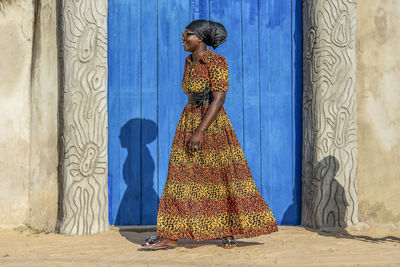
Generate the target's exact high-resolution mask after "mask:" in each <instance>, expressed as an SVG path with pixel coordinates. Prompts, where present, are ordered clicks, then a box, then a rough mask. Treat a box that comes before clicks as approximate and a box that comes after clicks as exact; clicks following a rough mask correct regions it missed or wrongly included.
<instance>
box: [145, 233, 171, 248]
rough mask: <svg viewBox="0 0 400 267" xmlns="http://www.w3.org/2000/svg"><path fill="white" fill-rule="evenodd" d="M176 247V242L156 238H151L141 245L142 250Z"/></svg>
mask: <svg viewBox="0 0 400 267" xmlns="http://www.w3.org/2000/svg"><path fill="white" fill-rule="evenodd" d="M177 245H178V240H172V239H166V238H159V237H158V236H151V237H149V238H147V239H146V240H145V242H144V243H143V244H142V247H143V248H144V249H153V250H156V249H173V248H175V247H176V246H177Z"/></svg>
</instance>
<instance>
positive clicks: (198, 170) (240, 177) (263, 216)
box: [157, 49, 278, 241]
mask: <svg viewBox="0 0 400 267" xmlns="http://www.w3.org/2000/svg"><path fill="white" fill-rule="evenodd" d="M207 85H208V86H210V88H211V91H227V90H228V87H229V75H228V65H227V62H226V60H225V58H224V57H223V56H221V55H218V54H216V53H214V52H213V51H212V50H210V49H207V50H206V52H204V54H203V56H202V58H201V60H200V61H199V62H198V63H196V64H195V65H194V67H191V55H189V56H188V57H187V58H186V61H185V71H184V75H183V81H182V88H183V91H184V92H185V93H186V94H188V93H200V92H202V91H203V90H204V89H205V87H206V86H207ZM207 109H208V105H205V106H204V111H203V114H205V112H206V111H207ZM203 114H202V113H201V106H200V107H198V106H195V105H190V104H186V106H185V107H184V109H183V112H182V114H181V117H180V119H179V122H178V125H177V128H176V132H175V136H174V139H173V142H172V148H171V153H170V159H169V165H168V175H167V181H166V184H165V187H164V191H163V194H162V197H161V200H160V205H159V209H158V216H157V235H158V236H160V237H163V238H168V239H193V240H196V241H202V240H210V239H217V238H222V237H224V236H234V237H236V238H240V237H254V236H258V235H261V234H267V233H271V232H275V231H278V227H277V223H276V220H275V218H274V215H273V214H272V212H271V210H270V209H269V207H268V205H267V203H266V202H265V201H264V199H263V198H262V196H261V194H260V193H259V191H258V189H257V187H256V185H255V183H254V180H253V177H252V174H251V172H250V169H249V166H248V164H247V161H246V158H245V156H244V154H243V151H242V148H241V146H240V143H239V141H238V139H237V137H236V134H235V131H234V129H233V128H232V124H231V122H230V120H229V118H228V116H227V114H226V111H225V109H224V107H223V106H222V107H221V109H220V111H219V113H218V115H217V117H216V119H215V121H213V122H212V124H211V125H210V126H209V127H208V129H207V130H206V131H205V132H204V134H203V140H202V143H201V145H200V149H199V151H198V152H194V153H191V152H189V151H188V150H187V144H188V142H189V139H190V137H191V136H192V134H193V133H194V131H195V130H196V128H197V127H198V126H199V124H200V122H201V119H202V115H203Z"/></svg>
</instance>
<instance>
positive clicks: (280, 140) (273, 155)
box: [260, 1, 293, 224]
mask: <svg viewBox="0 0 400 267" xmlns="http://www.w3.org/2000/svg"><path fill="white" fill-rule="evenodd" d="M260 4H261V7H260V8H261V9H260V12H261V14H262V17H264V18H265V19H263V20H262V21H261V24H260V35H261V36H260V40H263V39H266V40H267V44H266V46H265V47H264V49H261V50H260V51H261V58H262V59H265V62H263V63H262V64H260V68H261V70H260V71H261V77H262V80H261V84H262V85H263V86H266V87H265V88H263V89H262V90H261V92H262V93H261V102H262V107H261V120H262V126H261V131H262V139H261V146H262V151H265V153H263V158H262V173H263V185H262V192H263V196H264V198H265V199H266V201H267V203H268V204H269V205H270V207H271V209H272V210H273V212H274V214H275V216H276V219H277V221H278V223H279V224H280V223H281V222H282V217H283V215H284V213H285V211H286V209H287V208H288V207H289V206H290V204H291V203H292V191H293V188H292V179H293V170H292V156H291V153H292V130H293V129H292V114H291V110H292V106H291V105H292V103H291V100H292V99H291V5H290V2H289V3H288V2H285V1H274V2H263V1H261V2H260Z"/></svg>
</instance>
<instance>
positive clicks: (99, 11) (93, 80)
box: [57, 0, 108, 235]
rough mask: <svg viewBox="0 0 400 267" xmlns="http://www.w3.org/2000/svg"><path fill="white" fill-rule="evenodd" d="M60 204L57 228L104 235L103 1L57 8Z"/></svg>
mask: <svg viewBox="0 0 400 267" xmlns="http://www.w3.org/2000/svg"><path fill="white" fill-rule="evenodd" d="M58 14H59V19H58V21H59V29H58V33H59V36H58V42H59V51H60V69H61V71H60V73H62V77H61V79H60V88H61V94H60V95H61V99H60V116H59V117H60V126H59V127H60V132H61V136H60V164H59V165H60V171H59V175H60V181H59V188H60V192H59V193H60V199H59V202H60V203H59V216H58V224H57V228H58V231H59V232H60V233H63V234H68V235H86V234H93V233H98V232H103V231H106V230H108V188H107V138H108V130H107V0H74V1H72V0H61V1H59V2H58Z"/></svg>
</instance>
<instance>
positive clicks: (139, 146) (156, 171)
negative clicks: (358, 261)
mask: <svg viewBox="0 0 400 267" xmlns="http://www.w3.org/2000/svg"><path fill="white" fill-rule="evenodd" d="M198 18H203V19H211V20H215V21H219V22H221V23H223V24H224V25H225V27H226V28H227V31H228V41H227V42H226V43H224V44H223V45H221V47H219V48H217V50H216V52H217V53H219V54H222V55H223V56H224V57H225V58H226V59H227V61H228V64H229V74H230V88H229V91H228V95H227V100H226V102H225V109H226V110H227V113H228V115H229V118H230V119H231V122H232V124H233V126H234V129H235V131H236V134H237V136H238V139H239V142H240V143H241V145H242V147H243V149H244V152H245V155H246V158H247V161H248V163H249V166H250V169H251V171H252V174H253V177H254V180H255V182H256V184H257V187H258V188H259V190H260V191H261V193H262V195H263V196H264V198H265V200H266V201H267V203H268V204H269V206H270V207H271V209H272V211H273V213H274V214H275V216H276V218H277V220H278V223H279V224H292V225H297V224H299V223H300V217H301V216H300V207H301V195H300V193H301V125H302V122H301V117H302V116H301V105H302V88H301V86H302V80H301V78H302V69H301V67H302V62H301V59H302V55H301V53H302V48H301V46H302V44H301V36H302V33H301V29H302V25H301V0H286V1H281V0H271V1H263V0H259V1H256V0H168V1H160V0H159V1H157V0H141V1H139V0H137V1H130V0H119V1H110V2H109V15H108V55H109V56H108V60H109V63H108V64H109V81H108V105H109V148H108V152H109V154H108V157H109V211H110V224H115V225H138V224H155V223H156V216H157V207H158V202H159V199H160V197H161V194H162V190H163V187H164V185H165V181H166V178H167V171H168V162H169V153H170V149H171V144H172V139H173V136H174V133H175V128H176V125H177V123H178V120H179V116H180V114H181V112H182V110H183V107H184V105H185V103H186V101H187V100H186V95H185V94H184V93H183V91H182V89H181V80H182V75H183V69H184V60H185V58H186V56H187V55H188V53H187V52H185V51H184V50H183V48H182V42H181V39H180V38H181V37H180V33H181V31H183V30H184V27H185V25H187V24H188V23H189V22H190V21H191V20H193V19H198Z"/></svg>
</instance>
